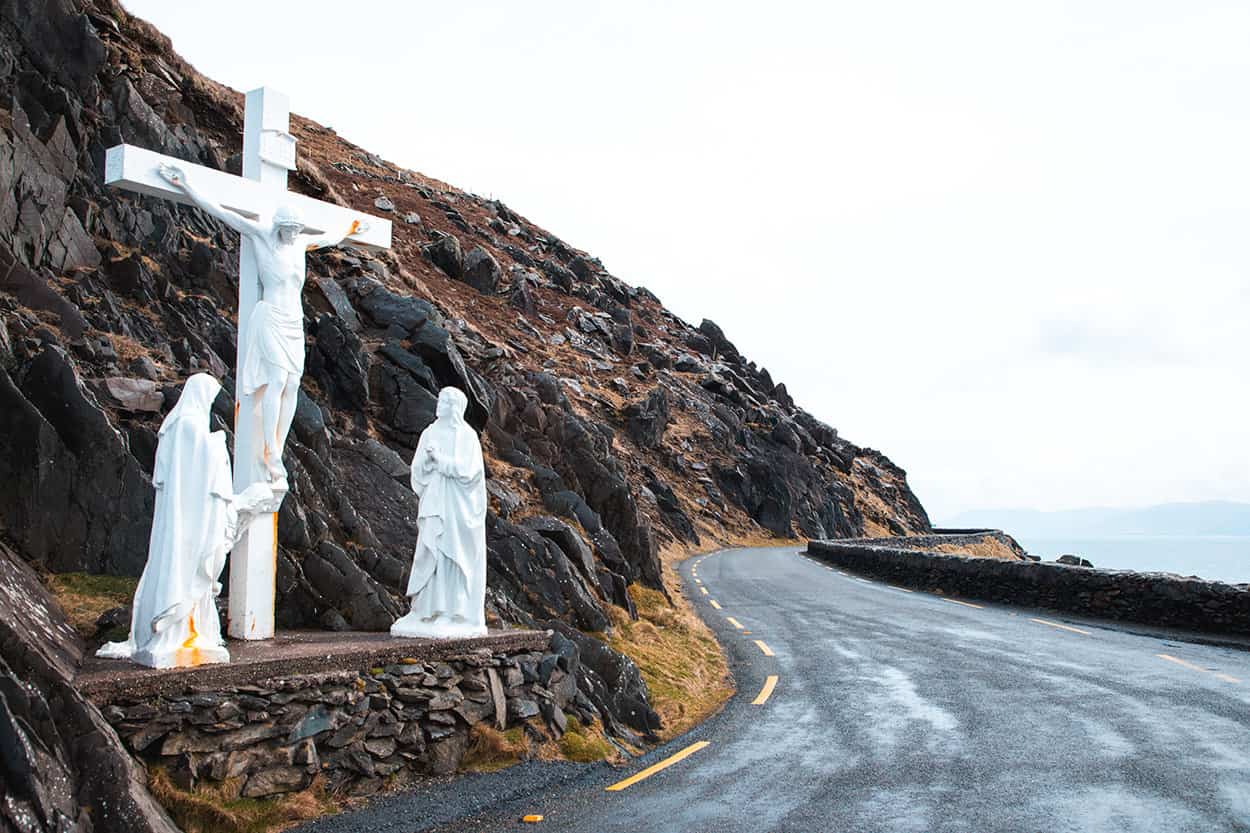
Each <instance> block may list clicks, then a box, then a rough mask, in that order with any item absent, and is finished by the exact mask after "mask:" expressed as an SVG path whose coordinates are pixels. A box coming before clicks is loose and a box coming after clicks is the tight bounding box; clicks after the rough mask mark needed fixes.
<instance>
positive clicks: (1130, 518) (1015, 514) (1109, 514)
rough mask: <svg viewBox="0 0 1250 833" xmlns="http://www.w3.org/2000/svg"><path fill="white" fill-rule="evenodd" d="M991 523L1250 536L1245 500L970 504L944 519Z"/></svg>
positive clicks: (1020, 528)
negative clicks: (1120, 505)
mask: <svg viewBox="0 0 1250 833" xmlns="http://www.w3.org/2000/svg"><path fill="white" fill-rule="evenodd" d="M945 525H946V526H951V527H993V528H995V529H1002V530H1004V531H1006V532H1008V533H1009V534H1011V535H1015V536H1017V537H1024V538H1090V537H1101V536H1110V535H1184V536H1191V535H1250V503H1232V502H1229V501H1206V502H1201V503H1161V504H1159V505H1157V506H1147V507H1144V508H1141V509H1106V508H1090V509H1070V510H1067V511H1062V512H1042V511H1040V510H1037V509H974V510H971V511H968V512H961V513H959V514H958V515H956V516H955V517H953V518H950V519H949V520H948V522H947V523H946V524H945Z"/></svg>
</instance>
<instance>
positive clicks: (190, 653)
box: [99, 374, 237, 668]
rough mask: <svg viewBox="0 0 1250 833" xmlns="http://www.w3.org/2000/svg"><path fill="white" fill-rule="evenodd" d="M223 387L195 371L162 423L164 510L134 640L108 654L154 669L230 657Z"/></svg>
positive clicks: (142, 582)
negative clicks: (224, 581)
mask: <svg viewBox="0 0 1250 833" xmlns="http://www.w3.org/2000/svg"><path fill="white" fill-rule="evenodd" d="M220 389H221V386H220V384H219V383H218V382H217V381H216V380H215V379H213V378H212V377H211V376H207V375H204V374H197V375H195V376H192V377H191V378H190V379H188V380H187V384H186V386H185V387H184V388H183V391H182V396H181V397H180V398H179V399H178V404H177V405H175V406H174V409H173V410H172V411H170V413H169V416H167V417H166V418H165V421H164V422H163V423H162V424H161V429H160V440H159V442H158V444H157V447H156V465H155V468H154V469H153V472H152V482H153V485H155V487H156V512H155V514H154V516H153V518H152V535H151V538H150V540H149V543H148V561H147V564H146V566H145V567H144V568H143V576H142V577H141V578H140V579H139V586H138V589H137V590H136V591H135V599H134V606H133V609H132V612H131V620H130V637H129V639H127V640H126V641H125V642H112V643H109V644H107V645H105V646H104V647H102V648H101V649H100V651H99V655H100V656H104V657H122V658H124V657H129V658H131V659H133V660H134V661H135V662H137V663H140V664H142V665H148V666H151V667H153V668H168V667H172V666H177V665H198V664H200V663H201V662H224V661H227V660H229V654H228V653H227V652H226V649H225V648H224V647H223V646H224V641H223V640H222V637H221V622H220V619H219V618H218V615H217V607H216V604H215V602H214V598H215V597H216V596H217V594H218V593H219V592H220V591H221V585H220V584H219V583H218V581H217V579H218V577H219V576H220V575H221V571H222V568H223V567H224V566H225V562H226V553H227V552H228V551H229V548H230V543H231V536H232V534H233V531H234V525H235V523H236V521H237V518H236V515H235V507H234V505H233V498H234V491H233V489H232V487H231V486H232V484H231V477H230V456H229V454H228V453H227V451H226V435H225V432H222V431H210V430H209V425H210V411H211V409H212V404H213V400H214V399H215V398H216V396H217V392H218V391H219V390H220Z"/></svg>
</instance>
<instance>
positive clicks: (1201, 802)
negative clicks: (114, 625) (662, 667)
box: [308, 549, 1250, 833]
mask: <svg viewBox="0 0 1250 833" xmlns="http://www.w3.org/2000/svg"><path fill="white" fill-rule="evenodd" d="M682 574H683V578H684V579H685V580H686V583H687V588H688V592H689V594H690V597H691V598H692V599H693V600H694V603H695V605H696V607H697V608H698V609H699V610H700V612H701V613H702V614H703V616H704V618H705V619H706V620H707V621H708V623H709V624H710V625H711V626H712V627H713V629H714V630H715V631H716V634H717V636H718V638H719V639H720V640H721V642H722V644H724V645H725V647H726V650H727V651H728V653H729V657H730V662H731V665H732V668H733V671H734V675H735V677H736V679H737V684H738V695H737V696H735V697H734V698H733V700H732V701H731V702H730V704H729V705H728V706H727V707H726V709H725V711H724V712H723V713H722V714H720V715H719V716H717V717H715V718H713V719H712V720H710V721H708V722H706V723H705V724H703V725H702V726H700V727H698V728H697V729H695V730H694V731H692V732H690V733H688V734H687V735H685V736H683V737H682V738H679V739H677V740H675V741H673V742H671V743H670V744H667V745H666V746H664V747H663V748H661V749H659V750H655V751H653V752H651V753H650V754H648V755H647V756H646V757H645V758H643V759H641V760H640V761H635V762H632V763H631V764H630V765H629V766H628V767H627V768H625V769H612V768H609V767H607V766H596V767H576V766H573V765H567V764H565V765H542V764H526V765H522V766H517V767H513V768H512V769H510V770H507V771H505V772H503V773H500V774H497V775H494V776H484V777H480V778H468V779H461V780H459V781H456V782H454V783H451V784H448V785H445V786H442V787H437V788H435V789H434V790H432V791H422V792H421V793H419V794H418V793H412V794H408V795H397V796H391V797H388V798H384V799H381V800H379V801H377V802H375V803H374V804H371V805H370V806H369V807H367V808H365V809H364V810H361V811H357V812H353V813H349V814H345V815H343V816H339V817H335V818H332V819H325V820H323V821H321V822H318V823H316V824H314V825H310V826H309V827H308V830H309V831H313V830H316V831H327V833H329V831H333V833H340V832H342V833H346V831H367V832H368V833H414V831H418V830H426V829H438V830H441V831H445V833H460V831H470V830H472V831H505V830H522V829H525V830H546V831H570V832H571V831H577V832H578V833H610V831H630V833H649V832H650V831H655V832H656V833H713V831H714V832H715V833H726V832H728V831H750V832H751V833H781V831H795V833H800V832H801V833H823V831H851V832H852V833H872V832H873V831H883V833H884V832H885V831H890V832H891V833H892V832H893V831H900V833H901V832H903V831H906V832H907V833H913V832H914V833H939V831H950V832H951V833H990V831H1004V833H1034V832H1035V831H1038V832H1040V831H1045V833H1064V831H1074V833H1075V832H1076V831H1082V832H1083V831H1091V833H1093V832H1094V831H1097V832H1098V833H1101V831H1117V832H1118V831H1133V832H1134V833H1138V832H1139V831H1160V832H1161V833H1164V832H1166V833H1185V832H1186V831H1194V833H1215V832H1216V831H1250V650H1246V648H1247V647H1250V646H1242V647H1238V646H1235V645H1221V644H1218V643H1215V644H1212V643H1211V642H1210V641H1208V642H1203V641H1201V639H1200V638H1198V637H1195V638H1194V639H1193V641H1189V639H1188V638H1186V637H1184V636H1178V635H1176V634H1161V633H1157V632H1152V633H1141V632H1135V631H1134V630H1133V629H1132V626H1125V625H1109V624H1107V623H1105V622H1091V621H1088V620H1078V619H1073V618H1072V617H1069V616H1066V615H1063V614H1057V613H1050V612H1046V613H1042V612H1037V611H1029V610H1023V609H1017V608H1009V607H1003V606H997V605H982V604H979V603H977V604H970V603H960V602H956V601H953V600H950V599H945V598H942V597H939V596H933V595H929V594H926V593H922V592H906V591H903V590H900V589H896V588H892V587H890V586H888V585H885V584H880V583H876V582H870V581H867V580H864V579H860V578H856V577H854V576H850V575H847V574H843V573H840V572H838V571H837V570H836V569H833V568H831V567H829V566H827V565H824V564H823V563H821V562H818V561H815V560H812V559H809V558H808V557H807V556H805V555H803V554H802V553H799V552H797V551H796V550H794V549H747V550H729V551H724V552H720V553H714V554H712V555H708V556H701V557H697V558H694V559H691V560H690V561H687V562H686V563H685V564H683V566H682ZM704 588H706V590H707V592H706V593H704V592H703V589H704ZM1138 630H1139V631H1140V629H1138ZM757 640H758V641H757ZM770 677H775V678H776V679H775V681H774V682H773V683H772V684H771V685H770V684H769V678H770ZM769 689H771V692H769ZM757 701H762V702H758V703H757ZM704 744H705V745H704ZM675 755H677V756H680V755H684V756H685V757H682V758H680V760H675V762H672V763H670V764H669V765H668V766H667V767H665V768H663V769H661V770H659V771H656V772H655V773H654V774H652V775H650V776H649V777H646V778H643V779H642V780H636V781H633V782H632V783H630V781H631V780H632V776H635V775H637V774H639V773H642V774H646V772H647V771H648V769H649V768H650V767H651V766H652V765H654V764H656V763H657V762H664V761H665V760H673V756H675ZM622 781H624V785H622V783H621V782H622ZM613 785H616V786H618V787H620V788H619V789H616V790H611V791H609V790H607V789H605V788H607V787H610V786H613ZM528 813H535V814H541V815H543V816H545V821H543V822H542V823H541V824H539V825H526V824H521V823H520V822H519V819H520V817H521V816H522V815H523V814H528ZM439 824H443V825H444V826H442V827H437V825H439Z"/></svg>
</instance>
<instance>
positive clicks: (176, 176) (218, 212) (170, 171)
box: [157, 165, 265, 237]
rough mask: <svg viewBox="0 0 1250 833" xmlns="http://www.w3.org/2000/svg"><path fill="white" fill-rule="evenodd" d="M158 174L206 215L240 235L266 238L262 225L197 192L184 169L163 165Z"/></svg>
mask: <svg viewBox="0 0 1250 833" xmlns="http://www.w3.org/2000/svg"><path fill="white" fill-rule="evenodd" d="M157 172H158V173H159V174H160V175H161V178H162V179H164V180H165V181H166V182H168V183H169V184H170V185H173V186H174V187H175V188H179V189H181V190H182V192H183V193H184V194H186V195H187V196H188V197H190V198H191V202H193V203H195V205H196V207H197V208H199V209H200V210H201V211H203V212H204V213H205V214H209V215H211V216H213V217H216V218H217V219H218V220H221V221H222V222H223V223H225V224H226V225H228V226H230V228H232V229H234V230H235V231H237V232H238V233H239V234H248V235H251V236H253V237H262V236H264V234H265V228H264V227H263V226H262V225H261V224H260V223H258V222H256V221H255V220H249V219H248V218H247V217H244V216H243V215H242V214H236V213H235V212H233V211H231V210H230V209H228V208H224V207H222V206H220V205H218V204H217V203H215V202H213V201H212V200H210V199H208V197H206V196H204V195H203V194H201V193H200V192H199V191H197V190H196V189H195V188H194V187H193V186H192V185H191V182H190V180H188V179H187V175H186V174H185V173H183V170H182V168H179V167H178V166H176V165H161V166H160V168H158V169H157Z"/></svg>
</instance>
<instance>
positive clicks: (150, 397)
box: [103, 376, 165, 414]
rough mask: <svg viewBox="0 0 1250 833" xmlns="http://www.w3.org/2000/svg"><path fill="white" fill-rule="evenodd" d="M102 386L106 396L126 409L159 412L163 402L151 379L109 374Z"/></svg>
mask: <svg viewBox="0 0 1250 833" xmlns="http://www.w3.org/2000/svg"><path fill="white" fill-rule="evenodd" d="M103 387H104V392H106V393H107V394H108V397H109V398H110V399H112V400H113V401H114V402H115V403H117V405H119V406H120V407H121V408H123V409H125V410H127V411H136V412H144V413H151V414H155V413H160V410H161V407H162V405H163V404H164V402H165V397H164V396H162V395H161V392H160V391H159V390H158V389H157V387H156V382H154V381H152V380H151V379H134V378H129V377H125V376H111V377H109V378H108V379H105V380H104V383H103Z"/></svg>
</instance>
